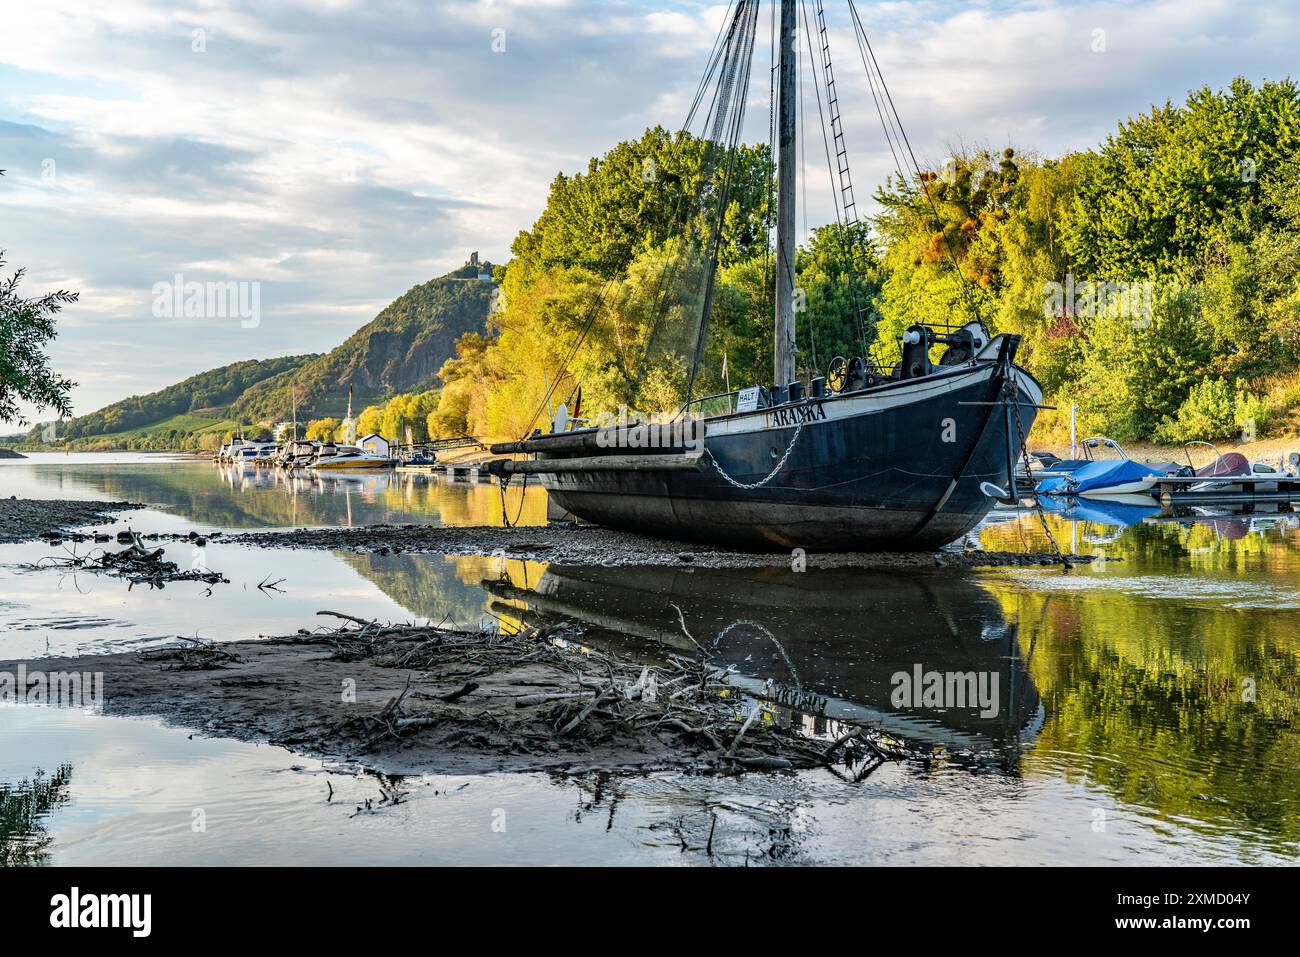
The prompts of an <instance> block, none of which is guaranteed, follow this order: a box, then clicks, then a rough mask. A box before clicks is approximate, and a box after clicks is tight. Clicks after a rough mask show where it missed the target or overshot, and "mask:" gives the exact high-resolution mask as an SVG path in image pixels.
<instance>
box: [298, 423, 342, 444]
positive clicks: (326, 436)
mask: <svg viewBox="0 0 1300 957" xmlns="http://www.w3.org/2000/svg"><path fill="white" fill-rule="evenodd" d="M341 424H342V423H340V422H339V420H338V419H313V420H312V421H311V422H308V423H307V436H306V437H307V438H308V439H309V440H315V441H318V442H333V441H334V433H335V432H337V431H338V429H339V426H340V425H341Z"/></svg>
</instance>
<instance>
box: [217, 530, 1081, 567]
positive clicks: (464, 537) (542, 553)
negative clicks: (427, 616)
mask: <svg viewBox="0 0 1300 957" xmlns="http://www.w3.org/2000/svg"><path fill="white" fill-rule="evenodd" d="M223 541H227V542H241V543H243V544H247V545H260V546H269V547H275V548H320V549H331V550H343V551H354V552H363V553H374V554H380V555H387V554H390V553H398V552H406V553H416V554H419V553H436V554H441V555H505V556H508V557H510V558H522V559H528V560H530V561H538V562H556V563H560V564H566V565H684V564H691V565H696V566H699V567H701V568H767V567H777V566H789V565H790V563H791V561H792V560H793V558H792V554H791V553H790V552H789V551H781V552H739V551H730V550H728V549H723V548H718V547H715V546H710V545H699V544H694V543H686V542H673V541H666V540H663V539H657V538H647V537H645V536H642V535H633V534H631V533H629V532H618V531H614V530H612V529H607V528H595V527H591V526H572V525H549V526H543V527H528V528H501V527H498V526H469V527H459V528H455V527H439V526H433V525H369V526H364V527H360V528H317V529H298V530H294V531H287V532H243V533H238V534H231V535H227V536H226V537H225V538H224V539H223ZM804 560H805V561H806V562H807V567H808V568H933V567H935V566H941V567H952V568H986V567H990V566H1006V565H1051V564H1054V563H1055V562H1056V561H1057V559H1056V558H1055V557H1054V556H1053V555H1051V554H1044V553H1020V552H977V551H971V552H959V551H951V552H950V551H943V552H835V553H827V554H809V555H807V556H806V557H805V558H804ZM1091 560H1092V556H1090V555H1072V556H1070V561H1071V562H1073V563H1078V564H1084V563H1087V562H1089V561H1091Z"/></svg>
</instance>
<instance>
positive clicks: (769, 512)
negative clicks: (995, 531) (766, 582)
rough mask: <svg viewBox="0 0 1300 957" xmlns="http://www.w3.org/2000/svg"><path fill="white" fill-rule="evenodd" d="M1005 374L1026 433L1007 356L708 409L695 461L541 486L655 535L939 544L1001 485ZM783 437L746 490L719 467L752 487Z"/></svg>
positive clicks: (581, 509) (574, 506)
mask: <svg viewBox="0 0 1300 957" xmlns="http://www.w3.org/2000/svg"><path fill="white" fill-rule="evenodd" d="M1003 368H1006V369H1009V370H1014V371H1010V372H1008V373H1005V374H1004V373H1003V372H1002V369H1003ZM1008 378H1009V379H1010V381H1013V382H1015V383H1016V384H1017V393H1018V395H1019V402H1020V403H1021V405H1020V408H1019V427H1020V428H1022V429H1023V430H1024V431H1026V432H1027V431H1028V429H1029V427H1030V425H1031V424H1032V423H1033V419H1034V412H1035V409H1034V405H1035V404H1037V403H1038V402H1040V401H1041V399H1042V394H1041V391H1040V390H1038V388H1037V384H1036V383H1035V382H1034V380H1033V379H1032V377H1030V376H1029V375H1028V373H1025V372H1024V371H1023V370H1020V369H1018V368H1016V367H1014V366H1003V367H1001V368H1000V367H999V366H996V365H994V364H993V363H984V364H980V365H978V366H963V367H961V368H958V369H954V370H951V371H944V372H940V373H937V374H935V375H932V376H928V377H926V378H924V379H918V380H911V381H906V382H893V383H889V384H887V385H885V386H883V387H880V388H877V389H873V390H870V391H868V392H862V393H854V394H849V395H842V396H833V397H830V398H826V399H811V400H806V401H804V402H802V403H798V404H795V405H792V406H785V407H779V408H777V409H775V410H771V409H769V410H764V411H762V412H757V413H747V414H744V415H732V416H724V417H720V418H717V419H710V420H709V421H708V423H707V431H706V437H705V447H706V449H707V454H706V455H705V456H704V457H703V459H702V463H701V468H700V470H698V471H662V472H577V473H562V474H555V475H547V476H546V480H545V484H546V487H547V489H548V490H549V492H550V494H551V496H552V498H553V499H554V501H555V503H556V504H557V505H559V506H560V507H561V508H564V509H566V510H567V511H569V512H572V513H573V514H574V515H576V516H578V517H579V518H581V519H584V520H586V521H589V522H593V523H595V524H599V525H606V526H611V527H614V528H620V529H626V530H629V531H636V532H644V533H647V534H652V535H659V536H664V537H669V538H680V539H684V540H689V541H699V542H706V543H712V544H720V545H727V546H734V547H743V548H760V549H778V548H780V549H785V548H804V549H808V550H819V551H828V550H833V551H845V550H865V551H879V550H891V551H910V550H925V549H934V548H939V547H941V546H943V545H946V544H948V543H950V542H952V541H955V540H956V539H959V538H960V537H961V536H962V535H964V534H966V533H967V532H968V531H970V530H971V529H972V528H974V527H975V526H976V525H977V524H978V523H979V522H980V520H981V519H983V518H984V516H985V515H987V514H988V512H989V510H990V509H991V508H992V507H993V505H994V504H995V503H996V501H997V497H998V496H996V495H995V494H991V492H993V491H994V490H993V489H991V488H990V486H998V487H1000V488H1002V489H1006V488H1008V481H1007V468H1008V438H1009V435H1010V434H1011V431H1012V430H1013V429H1015V428H1017V425H1016V421H1015V418H1014V411H1013V410H1012V407H1011V406H1010V405H1009V404H1007V403H1006V402H1005V401H1004V400H1003V383H1004V381H1007V379H1008ZM799 421H804V425H803V428H802V430H801V431H799V433H798V436H797V439H796V431H797V429H798V424H797V423H798V422H799ZM570 434H571V433H570ZM791 442H794V449H793V450H792V451H791V452H790V454H789V457H788V459H787V460H786V462H785V465H784V466H783V468H782V469H781V470H780V471H779V472H778V473H777V474H776V476H774V477H773V478H772V479H771V480H770V481H769V482H767V483H766V484H763V485H762V486H761V487H759V488H739V487H737V486H736V485H734V484H732V483H731V482H728V481H727V480H726V479H725V478H724V477H723V475H722V474H720V472H719V468H720V469H721V470H722V471H725V472H726V473H727V475H729V476H731V477H732V478H733V479H734V480H735V481H736V482H739V483H741V484H752V483H757V482H759V481H761V480H762V479H763V478H764V477H765V476H766V475H768V474H769V473H770V472H771V470H772V468H773V467H774V466H775V465H776V464H777V462H778V461H779V460H780V458H781V457H782V456H783V455H785V453H786V451H787V450H788V449H789V448H790V445H791ZM1019 445H1020V443H1019V441H1016V442H1014V447H1015V448H1017V449H1018V448H1019ZM611 451H613V452H616V453H620V454H621V452H622V450H611ZM651 451H653V450H651ZM627 454H636V452H634V451H631V450H628V452H627ZM541 457H542V458H544V459H549V458H562V457H564V456H563V455H562V454H558V453H557V454H554V455H552V454H549V453H543V454H542V456H541ZM715 463H716V465H715Z"/></svg>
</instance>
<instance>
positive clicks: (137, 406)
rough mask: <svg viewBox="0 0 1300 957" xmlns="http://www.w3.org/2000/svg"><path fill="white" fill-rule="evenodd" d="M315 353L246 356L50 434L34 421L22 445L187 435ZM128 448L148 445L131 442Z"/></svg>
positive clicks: (217, 421)
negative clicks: (45, 440) (249, 391)
mask: <svg viewBox="0 0 1300 957" xmlns="http://www.w3.org/2000/svg"><path fill="white" fill-rule="evenodd" d="M314 358H316V356H313V355H304V356H282V357H280V358H276V359H248V360H244V361H242V362H233V363H231V364H230V365H225V366H221V367H220V368H217V369H209V370H208V371H207V372H200V373H199V374H198V375H192V376H190V377H189V378H188V379H184V380H182V381H181V382H178V383H176V384H175V385H170V386H168V387H167V388H165V389H159V390H158V391H157V392H150V393H149V394H148V395H133V396H131V397H130V398H127V399H123V400H122V401H120V402H114V403H113V404H112V405H108V406H105V407H104V408H102V409H99V410H98V411H96V412H91V413H89V414H88V415H81V416H77V417H76V418H74V419H69V420H68V421H67V422H63V423H61V424H59V425H58V426H56V427H55V431H54V433H53V435H52V436H50V435H49V433H46V431H45V429H46V427H45V426H43V425H38V426H37V427H36V428H34V429H32V431H31V432H29V433H28V434H27V441H26V443H24V444H26V445H28V446H30V445H32V444H34V443H35V444H42V435H43V434H45V435H47V437H49V438H53V439H54V441H57V442H59V443H60V444H63V443H68V442H73V443H75V444H77V445H78V446H85V445H87V444H88V442H87V441H84V440H101V439H107V438H110V437H112V438H117V437H125V436H128V435H132V436H136V437H142V436H144V435H146V434H148V433H152V432H156V431H161V432H164V433H168V434H171V433H176V434H179V435H187V434H191V433H196V432H201V431H205V430H208V429H213V428H216V427H219V426H221V425H223V424H224V422H223V420H224V419H225V418H226V415H225V410H226V408H227V407H229V406H230V404H231V403H233V402H234V401H235V400H236V399H238V398H239V397H240V396H242V395H243V394H244V392H245V391H246V390H247V389H248V388H249V387H251V386H254V385H257V384H258V383H260V382H263V381H265V380H267V379H274V378H275V377H277V376H280V375H283V374H285V373H287V372H292V371H293V370H295V369H298V368H299V367H301V366H302V365H303V363H305V362H307V361H308V360H311V359H314ZM134 447H145V448H148V447H151V446H150V445H148V444H144V445H140V444H136V445H135V446H134Z"/></svg>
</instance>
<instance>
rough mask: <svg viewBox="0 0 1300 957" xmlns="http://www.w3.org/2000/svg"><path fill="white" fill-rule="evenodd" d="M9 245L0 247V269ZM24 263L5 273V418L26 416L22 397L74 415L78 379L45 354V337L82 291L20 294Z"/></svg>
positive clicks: (0, 382)
mask: <svg viewBox="0 0 1300 957" xmlns="http://www.w3.org/2000/svg"><path fill="white" fill-rule="evenodd" d="M4 263H5V260H4V250H0V270H2V269H3V267H4ZM25 273H26V270H25V269H19V270H18V271H17V272H15V273H14V274H13V275H12V276H11V277H9V278H8V279H7V280H3V279H0V422H17V423H18V424H19V425H26V424H27V420H26V419H25V418H23V416H21V415H20V414H19V412H18V403H19V402H28V403H31V404H32V405H34V406H36V408H37V409H52V410H53V411H55V412H57V413H58V415H59V417H60V418H65V417H67V416H70V415H72V403H71V401H70V399H69V393H70V392H71V391H72V389H73V387H75V386H76V383H75V382H73V381H72V380H71V379H66V378H64V377H62V376H60V375H57V374H56V373H55V372H54V371H53V370H51V369H50V364H49V357H48V356H47V355H46V354H45V352H44V348H45V345H46V343H48V342H50V341H51V340H52V339H53V338H54V337H55V336H56V335H57V332H56V330H55V328H54V317H55V315H57V314H58V312H59V311H60V310H61V309H62V308H63V307H64V306H65V305H68V304H69V303H73V302H76V301H77V295H78V294H77V293H75V292H68V291H66V290H63V289H59V290H57V291H55V292H51V293H46V294H45V295H44V296H39V297H37V298H35V299H24V298H23V297H22V296H20V295H19V294H18V284H19V283H20V282H21V281H22V278H23V275H24V274H25Z"/></svg>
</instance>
